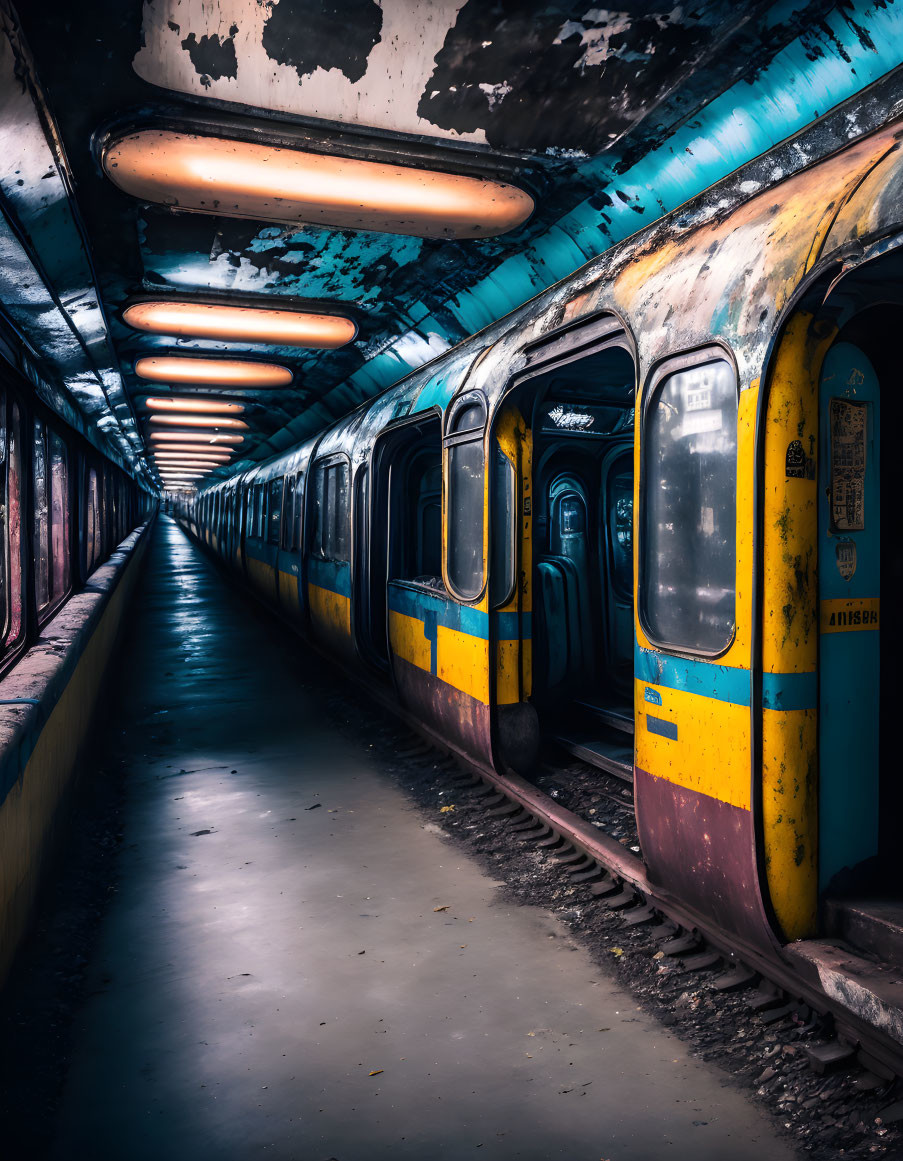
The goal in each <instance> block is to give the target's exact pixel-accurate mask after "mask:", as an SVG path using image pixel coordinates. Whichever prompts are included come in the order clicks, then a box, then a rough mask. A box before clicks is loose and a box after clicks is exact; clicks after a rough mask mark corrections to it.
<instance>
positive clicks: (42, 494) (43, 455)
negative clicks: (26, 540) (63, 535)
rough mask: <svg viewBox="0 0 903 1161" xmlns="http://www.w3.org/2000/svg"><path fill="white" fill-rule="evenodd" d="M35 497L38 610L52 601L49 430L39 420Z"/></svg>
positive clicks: (34, 457) (34, 448)
mask: <svg viewBox="0 0 903 1161" xmlns="http://www.w3.org/2000/svg"><path fill="white" fill-rule="evenodd" d="M31 454H32V458H31V466H32V480H33V485H34V486H33V492H32V495H33V500H34V592H35V604H36V605H37V609H38V613H41V612H42V611H43V610H44V609H46V608H47V606H48V605H49V604H50V593H51V585H50V496H49V492H50V489H49V487H48V479H47V429H46V427H45V426H44V424H43V423H42V422H41V421H40V420H39V419H36V420H35V421H34V438H33V441H32V453H31Z"/></svg>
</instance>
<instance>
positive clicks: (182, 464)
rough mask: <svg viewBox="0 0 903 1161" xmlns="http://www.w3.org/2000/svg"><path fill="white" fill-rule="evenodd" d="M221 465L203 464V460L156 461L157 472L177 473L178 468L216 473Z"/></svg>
mask: <svg viewBox="0 0 903 1161" xmlns="http://www.w3.org/2000/svg"><path fill="white" fill-rule="evenodd" d="M222 467H223V464H222V463H204V461H203V460H176V461H167V462H166V463H164V462H161V461H159V460H158V461H157V469H158V471H178V470H179V469H180V468H190V469H192V470H194V469H195V468H203V469H204V471H216V469H217V468H222Z"/></svg>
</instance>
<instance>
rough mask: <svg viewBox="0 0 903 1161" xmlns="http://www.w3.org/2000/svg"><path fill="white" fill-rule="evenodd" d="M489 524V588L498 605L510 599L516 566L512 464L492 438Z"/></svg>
mask: <svg viewBox="0 0 903 1161" xmlns="http://www.w3.org/2000/svg"><path fill="white" fill-rule="evenodd" d="M493 443H494V448H495V455H494V458H493V462H492V523H491V524H490V528H491V537H490V541H491V544H490V566H489V588H490V593H491V596H492V605H493V607H494V608H498V607H499V606H500V605H504V604H506V603H507V602H508V601H509V600H510V599H511V592H512V589H513V588H514V566H515V552H514V540H515V531H516V530H515V522H514V521H515V511H514V484H515V479H514V465H513V464H512V463H511V461H510V460H509V459H508V457H507V456H506V455H505V453H504V452H503V451H502V449H501V446H500V445H499V443H498V441H497V440H494V441H493Z"/></svg>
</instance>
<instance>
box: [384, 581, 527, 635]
mask: <svg viewBox="0 0 903 1161" xmlns="http://www.w3.org/2000/svg"><path fill="white" fill-rule="evenodd" d="M389 608H390V609H392V610H393V611H394V612H396V613H402V614H403V615H404V616H406V617H415V618H416V619H417V620H418V621H423V620H424V619H429V620H435V621H437V623H438V624H440V625H442V626H444V627H445V628H446V629H456V630H457V631H458V632H459V633H468V634H469V635H470V636H471V637H480V638H482V639H483V640H486V638H487V637H488V636H489V614H488V613H485V612H483V610H482V609H474V608H472V607H471V606H470V605H459V604H457V602H455V601H453V600H452V599H451V598H450V597H447V596H443V595H442V594H441V593H437V592H431V591H430V590H429V589H425V588H420V587H418V586H414V585H411V586H408V585H405V584H403V583H398V582H397V581H396V582H392V581H390V582H389ZM493 616H494V617H495V618H496V631H497V633H498V637H499V640H502V641H510V640H517V639H518V638H519V637H520V636H521V628H520V626H521V624H523V626H524V628H523V636H524V638H526V639H529V637H530V621H531V618H530V614H529V613H522V614H518V613H494V614H493Z"/></svg>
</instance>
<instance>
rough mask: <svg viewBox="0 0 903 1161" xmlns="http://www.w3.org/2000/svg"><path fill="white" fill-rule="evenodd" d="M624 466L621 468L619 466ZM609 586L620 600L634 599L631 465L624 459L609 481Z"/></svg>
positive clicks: (617, 465)
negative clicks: (610, 584)
mask: <svg viewBox="0 0 903 1161" xmlns="http://www.w3.org/2000/svg"><path fill="white" fill-rule="evenodd" d="M621 464H623V466H619V465H621ZM608 492H609V502H608V521H609V530H608V531H609V543H610V544H611V583H612V587H613V588H614V590H615V592H616V593H617V595H618V596H619V597H621V599H622V600H632V599H633V463H632V456H625V457H624V459H623V460H619V461H618V464H616V468H615V471H614V472H612V474H611V476H609V479H608Z"/></svg>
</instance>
